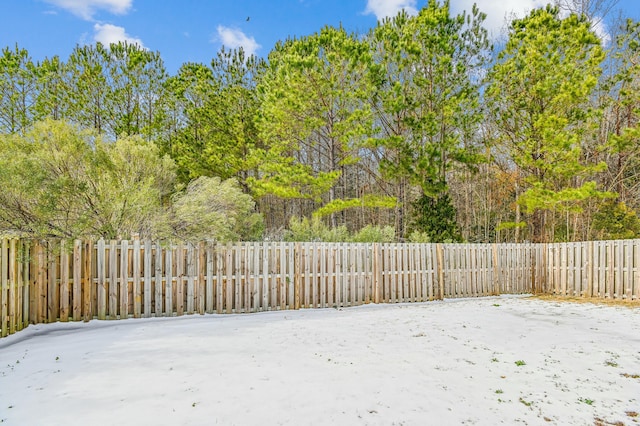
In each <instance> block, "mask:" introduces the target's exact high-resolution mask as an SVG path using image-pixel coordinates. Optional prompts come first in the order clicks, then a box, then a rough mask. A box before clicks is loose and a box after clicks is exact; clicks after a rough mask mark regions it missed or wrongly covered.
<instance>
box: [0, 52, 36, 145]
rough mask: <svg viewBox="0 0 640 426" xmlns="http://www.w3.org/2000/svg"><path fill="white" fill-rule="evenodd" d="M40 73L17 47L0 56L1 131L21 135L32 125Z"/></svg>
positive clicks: (25, 53)
mask: <svg viewBox="0 0 640 426" xmlns="http://www.w3.org/2000/svg"><path fill="white" fill-rule="evenodd" d="M37 77H38V70H37V67H36V65H35V64H34V63H33V62H32V60H31V57H30V56H29V52H27V50H26V49H22V48H20V47H18V46H17V45H16V46H15V48H14V49H10V48H8V47H6V48H4V49H2V55H0V132H6V133H21V134H24V132H25V131H26V130H27V128H28V127H29V126H30V125H31V124H32V123H33V120H34V115H35V111H34V104H35V99H36V96H37V90H36V89H37V85H36V83H37Z"/></svg>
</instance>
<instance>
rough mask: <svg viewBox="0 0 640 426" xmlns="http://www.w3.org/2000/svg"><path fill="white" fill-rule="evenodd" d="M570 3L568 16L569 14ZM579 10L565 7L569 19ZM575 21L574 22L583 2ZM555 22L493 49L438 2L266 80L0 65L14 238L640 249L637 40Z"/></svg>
mask: <svg viewBox="0 0 640 426" xmlns="http://www.w3.org/2000/svg"><path fill="white" fill-rule="evenodd" d="M569 3H570V2H569ZM569 3H565V5H566V4H569ZM573 3H575V4H576V5H577V4H580V2H576V1H574V2H573ZM569 12H575V13H568V12H567V10H566V8H562V7H559V6H557V5H556V6H552V5H548V6H546V7H543V8H538V9H534V10H533V11H531V12H530V13H529V14H528V15H527V16H525V17H524V18H521V19H515V20H513V21H512V22H511V24H510V26H509V29H508V34H507V36H506V39H505V40H503V41H501V42H500V43H499V46H498V47H494V46H492V45H491V42H490V40H489V37H488V33H487V30H486V29H485V28H484V26H483V25H484V20H485V17H486V16H485V14H484V13H482V12H481V11H480V10H479V9H478V8H477V7H475V6H474V7H473V8H472V10H471V11H470V12H465V13H462V14H459V15H454V14H452V13H451V11H450V9H449V2H448V1H444V2H440V1H437V0H429V1H428V2H427V4H426V5H425V6H424V7H423V8H422V9H421V10H420V11H419V12H418V14H417V15H415V16H410V15H408V14H407V13H405V12H400V13H399V14H398V15H396V16H395V17H392V18H387V19H384V20H382V21H380V22H379V23H378V24H377V26H376V27H375V28H373V29H372V30H371V31H369V32H368V33H367V34H352V33H349V32H347V31H346V30H345V29H344V28H341V27H338V28H336V27H330V26H327V27H324V28H322V29H320V30H319V31H317V32H316V33H314V34H311V35H309V36H305V37H300V38H291V39H287V40H285V41H282V42H278V43H277V44H276V45H275V46H274V47H273V49H272V50H271V52H270V53H269V54H268V56H267V57H266V58H259V57H256V56H247V55H245V53H244V52H243V50H242V49H236V50H227V49H225V48H222V49H221V50H220V51H219V52H218V53H217V55H216V56H215V57H214V58H213V59H212V61H211V63H210V64H201V63H185V64H184V65H182V67H181V68H180V69H179V70H178V72H177V73H176V74H175V75H169V74H168V73H167V71H166V69H165V67H164V64H163V62H162V58H161V55H160V53H159V52H151V51H148V50H145V49H142V48H140V47H139V46H137V45H131V44H127V43H119V44H112V45H110V46H103V45H102V44H100V43H96V44H95V45H88V46H78V47H76V48H75V49H74V51H73V52H72V53H71V55H70V56H69V58H67V60H66V61H63V60H61V59H60V58H58V57H53V58H50V59H49V58H47V59H45V60H43V61H41V62H34V61H33V60H32V59H31V58H30V56H29V53H28V51H27V50H26V49H24V48H21V47H19V46H15V47H7V48H4V49H3V50H2V55H1V56H0V185H1V187H2V192H0V230H3V231H4V232H13V233H21V234H28V235H35V236H43V235H48V236H62V237H65V238H66V237H75V236H103V237H106V238H115V237H117V236H120V237H128V236H129V235H131V234H139V235H143V236H147V237H162V238H181V239H204V238H215V239H221V240H223V239H259V238H272V239H282V238H285V239H325V240H337V241H348V240H351V241H363V240H379V241H390V240H398V241H431V242H442V241H453V242H455V241H471V242H501V241H534V242H547V241H574V240H583V239H603V238H634V237H637V236H638V235H639V234H640V221H639V220H638V218H637V216H636V212H637V210H638V208H639V207H640V185H639V184H640V180H639V179H638V173H639V172H640V162H639V156H638V154H639V153H640V143H639V142H640V127H639V125H638V118H639V117H640V23H638V22H635V21H633V20H627V21H625V22H624V23H623V24H621V25H620V26H619V28H618V29H617V31H616V33H615V34H614V35H615V39H614V40H613V41H612V42H611V43H609V44H607V45H604V44H603V41H602V40H601V39H600V38H599V37H598V36H597V35H596V33H595V32H594V30H593V26H594V25H593V19H592V18H593V16H590V15H589V13H588V12H589V10H578V9H576V10H570V11H569Z"/></svg>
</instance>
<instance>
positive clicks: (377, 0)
mask: <svg viewBox="0 0 640 426" xmlns="http://www.w3.org/2000/svg"><path fill="white" fill-rule="evenodd" d="M402 9H404V10H405V11H406V12H407V13H408V14H409V15H415V14H417V13H418V10H417V9H416V0H367V8H366V9H365V11H364V13H365V14H367V15H368V14H371V13H373V14H374V15H376V18H378V20H382V19H383V18H387V17H393V16H396V15H397V14H398V12H400V11H401V10H402Z"/></svg>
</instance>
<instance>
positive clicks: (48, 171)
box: [0, 120, 174, 238]
mask: <svg viewBox="0 0 640 426" xmlns="http://www.w3.org/2000/svg"><path fill="white" fill-rule="evenodd" d="M173 181H174V168H173V162H172V161H171V160H169V159H168V158H162V157H160V156H159V155H158V150H157V147H156V146H155V145H153V144H151V143H148V142H145V141H143V140H141V139H139V138H133V137H132V138H124V139H119V140H117V141H116V142H113V143H110V142H104V141H103V140H102V139H101V138H100V137H99V136H97V135H96V134H95V133H93V132H90V131H82V130H79V129H77V128H76V127H74V126H72V125H69V124H67V123H64V122H61V121H54V120H45V121H43V122H40V123H36V125H35V126H34V127H33V128H32V129H31V130H29V131H28V132H27V133H26V134H25V136H24V137H22V136H18V135H13V136H0V186H2V188H4V189H3V191H2V193H0V229H3V230H8V231H14V232H19V233H22V234H26V235H30V236H35V237H48V236H52V237H64V238H72V237H82V236H100V237H104V238H116V237H123V238H127V237H129V236H130V235H131V234H133V233H138V234H140V235H142V236H150V235H153V234H154V232H155V226H156V223H155V221H156V220H157V218H158V217H160V216H161V215H162V202H163V200H164V199H166V197H168V195H169V194H170V192H171V191H172V190H173Z"/></svg>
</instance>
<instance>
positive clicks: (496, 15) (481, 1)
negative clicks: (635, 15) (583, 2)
mask: <svg viewBox="0 0 640 426" xmlns="http://www.w3.org/2000/svg"><path fill="white" fill-rule="evenodd" d="M551 2H552V1H551V0H500V1H496V0H451V12H452V13H453V14H458V13H461V12H462V11H463V10H466V11H468V12H469V11H471V8H472V6H473V4H474V3H476V4H477V5H478V8H479V9H480V11H482V12H484V13H486V14H487V19H486V20H485V27H486V28H487V29H488V30H489V34H490V36H491V37H493V38H495V37H498V36H500V35H501V33H502V32H503V31H504V30H506V28H507V27H508V24H509V22H511V20H512V19H513V18H523V17H524V16H526V15H527V14H528V13H529V12H531V10H533V9H536V8H539V7H545V6H546V5H547V4H548V3H551ZM593 22H594V23H593V25H592V29H593V31H594V32H595V33H596V34H597V35H598V37H600V40H602V42H603V43H604V44H607V43H609V42H610V41H611V36H610V35H609V33H608V30H607V27H606V25H605V24H604V23H603V22H602V19H600V18H595V19H594V20H593ZM505 33H506V32H505Z"/></svg>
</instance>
